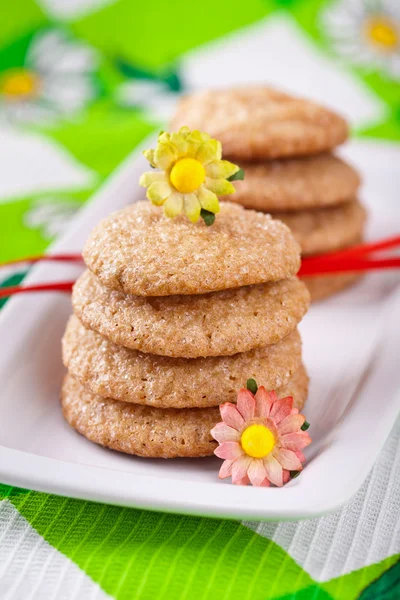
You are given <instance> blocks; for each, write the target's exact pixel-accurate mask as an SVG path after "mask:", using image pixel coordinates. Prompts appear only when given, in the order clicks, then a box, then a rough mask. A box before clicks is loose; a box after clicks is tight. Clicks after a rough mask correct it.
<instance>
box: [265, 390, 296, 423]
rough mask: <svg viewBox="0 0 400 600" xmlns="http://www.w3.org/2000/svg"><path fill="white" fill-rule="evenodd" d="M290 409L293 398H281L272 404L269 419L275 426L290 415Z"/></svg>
mask: <svg viewBox="0 0 400 600" xmlns="http://www.w3.org/2000/svg"><path fill="white" fill-rule="evenodd" d="M292 407H293V398H292V397H291V396H287V397H286V398H281V399H280V400H277V401H276V402H274V403H273V405H272V407H271V412H270V413H269V417H270V419H273V420H274V421H275V424H278V423H279V422H280V421H282V419H284V418H285V417H287V416H289V415H290V413H291V412H292Z"/></svg>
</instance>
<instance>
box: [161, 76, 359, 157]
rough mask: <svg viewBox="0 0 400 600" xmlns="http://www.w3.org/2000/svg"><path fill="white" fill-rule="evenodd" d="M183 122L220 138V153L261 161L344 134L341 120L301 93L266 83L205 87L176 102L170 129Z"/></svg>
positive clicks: (321, 146)
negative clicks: (282, 89) (206, 88)
mask: <svg viewBox="0 0 400 600" xmlns="http://www.w3.org/2000/svg"><path fill="white" fill-rule="evenodd" d="M183 125H187V126H189V127H190V128H191V129H200V130H201V131H206V132H207V133H209V134H210V135H211V136H212V137H214V138H217V139H218V140H220V142H221V143H222V148H223V152H224V155H225V156H230V157H232V158H234V159H237V160H240V159H242V160H260V159H261V160H262V159H269V158H283V157H293V156H301V155H305V154H318V153H319V152H324V151H325V150H331V149H332V148H334V147H335V146H337V145H338V144H341V143H342V142H344V141H345V140H346V138H347V136H348V127H347V124H346V121H345V120H344V119H343V118H342V117H340V116H339V115H337V114H335V113H334V112H332V111H330V110H328V109H326V108H324V107H322V106H320V105H319V104H316V103H314V102H311V101H310V100H304V99H302V98H296V97H294V96H289V95H288V94H284V93H282V92H279V91H277V90H274V89H271V88H268V87H246V88H238V89H230V90H210V91H205V92H198V93H196V94H193V95H191V96H186V97H184V98H182V100H181V101H180V103H179V105H178V108H177V112H176V115H175V117H174V118H173V120H172V123H171V126H170V129H171V130H173V131H177V130H178V129H179V128H180V127H181V126H183Z"/></svg>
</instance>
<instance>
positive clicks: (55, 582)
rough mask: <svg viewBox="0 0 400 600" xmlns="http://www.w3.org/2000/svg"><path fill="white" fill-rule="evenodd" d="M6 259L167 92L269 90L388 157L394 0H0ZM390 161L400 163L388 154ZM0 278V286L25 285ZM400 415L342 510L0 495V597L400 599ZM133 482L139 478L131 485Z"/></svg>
mask: <svg viewBox="0 0 400 600" xmlns="http://www.w3.org/2000/svg"><path fill="white" fill-rule="evenodd" d="M0 6H1V26H0V261H6V260H10V259H13V258H18V257H22V256H26V255H33V254H38V253H41V252H42V251H43V250H44V249H45V248H46V247H47V246H48V244H49V243H50V242H51V241H52V240H53V239H54V238H55V237H56V236H57V235H59V234H60V233H62V232H63V230H64V229H65V228H66V227H67V226H68V223H69V221H70V219H71V218H72V216H73V215H74V214H75V213H76V211H77V210H78V209H79V207H80V206H81V205H82V203H84V202H85V201H86V200H87V199H88V198H90V197H91V196H92V195H93V193H94V192H95V191H96V190H97V189H98V188H99V187H100V186H101V185H102V183H103V182H104V180H105V179H106V178H107V177H108V176H109V175H110V174H111V173H112V172H113V171H114V170H115V169H116V168H117V167H118V165H120V164H121V162H122V161H123V160H124V159H125V157H127V156H128V155H129V154H130V152H132V150H133V149H134V148H135V146H136V145H137V144H138V143H139V142H140V141H141V140H143V139H144V138H145V137H146V136H147V135H149V134H150V133H152V132H157V131H159V130H160V129H161V128H163V127H165V125H166V123H167V121H168V118H169V116H170V115H171V114H172V112H173V110H174V106H175V103H176V100H177V98H178V96H179V95H180V94H181V93H186V92H191V91H194V90H198V89H204V88H208V87H224V86H226V87H228V86H232V85H243V84H246V85H248V84H259V83H268V84H271V85H275V86H277V87H279V88H281V89H283V90H285V91H289V92H293V93H296V94H299V95H304V96H306V97H308V98H311V99H315V100H316V101H318V102H321V103H323V104H326V105H327V106H330V107H332V108H333V109H334V110H337V111H338V112H340V113H342V114H343V115H344V116H346V117H347V118H348V119H349V121H350V123H351V126H352V132H353V135H354V136H355V137H357V138H358V139H359V140H361V141H362V140H365V142H366V143H368V142H369V141H371V140H373V141H375V142H379V144H381V147H382V157H386V158H382V162H383V164H382V173H383V175H382V177H383V179H382V189H384V173H385V169H384V166H385V165H384V160H387V159H388V158H387V157H390V158H391V159H393V160H399V157H400V145H399V144H400V1H399V0H246V2H242V1H239V0H201V1H199V2H188V0H173V1H170V2H166V1H165V0H153V1H152V2H151V3H149V2H140V1H133V0H36V2H35V1H33V0H13V1H12V2H9V1H6V0H0ZM399 164H400V162H399ZM22 277H23V272H22V271H20V270H18V269H16V268H15V269H8V270H5V269H3V270H1V271H0V283H2V285H12V284H15V283H17V282H19V281H20V280H21V278H22ZM399 435H400V428H399V423H398V424H397V426H396V427H395V429H394V431H393V433H392V436H391V437H390V439H389V440H388V442H387V444H386V446H385V449H384V451H383V452H382V454H381V456H380V458H379V460H378V462H377V463H376V465H375V467H374V469H373V471H372V473H371V474H370V476H369V478H368V480H367V481H366V482H365V484H364V486H363V488H362V489H361V490H360V491H359V493H358V494H357V496H356V497H355V498H354V500H353V501H352V502H351V503H350V504H349V505H348V506H346V507H345V508H344V509H343V510H341V511H339V512H338V513H335V514H333V515H330V516H327V517H323V518H321V519H314V520H312V521H307V522H303V523H300V524H296V523H275V524H272V523H266V524H257V523H243V524H241V523H239V522H232V521H224V520H217V519H216V520H212V519H206V518H195V517H185V516H179V515H167V514H161V513H158V514H157V513H151V512H148V511H141V510H137V509H125V508H118V507H111V506H102V505H96V504H93V503H89V502H82V501H78V500H67V499H63V498H57V497H55V496H49V495H46V494H39V493H35V492H29V491H24V490H18V489H15V488H14V489H13V488H9V487H8V486H0V500H1V501H0V598H1V599H2V600H3V599H7V598H9V599H15V598H16V599H20V598H21V599H23V600H26V599H28V598H40V599H44V600H47V599H48V598H55V599H56V598H57V599H59V598H65V599H70V598H76V599H81V598H82V599H86V598H91V599H95V598H96V599H102V598H110V597H111V598H118V599H120V598H121V599H124V598H127V599H128V598H129V599H132V598H145V599H147V598H148V599H151V600H153V599H155V598H172V599H175V598H177V599H178V598H182V599H183V598H190V599H194V598H196V599H197V598H199V599H200V598H204V599H207V598H211V597H215V598H218V599H222V598H226V599H229V598H234V599H235V598H240V599H245V598H249V599H250V598H251V599H252V600H258V599H260V600H261V599H266V598H274V599H278V598H279V599H280V600H283V599H287V600H288V599H289V598H291V599H295V600H309V599H315V600H329V599H335V600H347V599H349V600H352V599H355V598H362V600H367V599H368V600H376V599H380V600H389V599H390V598H399V597H400V566H399V562H398V559H399V553H400V519H399V516H400V501H399V498H400V454H399ZM132 485H134V481H133V482H132Z"/></svg>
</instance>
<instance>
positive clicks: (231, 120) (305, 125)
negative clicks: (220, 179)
mask: <svg viewBox="0 0 400 600" xmlns="http://www.w3.org/2000/svg"><path fill="white" fill-rule="evenodd" d="M183 123H184V124H187V125H188V126H189V127H197V128H200V129H202V128H203V129H205V130H207V131H208V132H210V134H211V135H214V136H216V137H218V139H220V140H221V142H222V144H223V149H224V155H225V157H227V158H231V159H233V160H237V162H239V163H240V166H241V167H242V168H243V169H244V171H245V179H244V181H238V182H236V193H235V194H234V195H233V196H231V197H230V199H231V200H232V201H233V202H237V203H239V204H242V205H243V206H245V207H246V208H251V209H256V210H261V211H264V212H270V213H272V214H273V216H274V217H276V218H278V219H281V220H282V221H283V222H285V223H286V224H287V225H288V226H289V227H290V228H291V230H292V232H293V234H294V236H295V238H296V239H297V241H298V242H299V244H300V246H301V249H302V254H303V255H315V254H323V253H325V252H332V251H335V250H339V249H342V248H346V247H349V246H352V245H354V244H356V243H358V242H359V241H360V240H361V238H362V232H363V226H364V222H365V218H366V213H365V209H364V208H363V206H362V205H361V204H360V202H359V201H358V200H357V199H356V196H357V191H358V188H359V185H360V178H359V176H358V174H357V172H356V171H355V170H354V169H353V168H352V167H351V166H350V165H348V164H347V163H345V162H344V161H343V160H341V159H340V158H338V157H336V156H334V155H333V154H331V153H330V151H331V150H333V149H334V148H335V147H336V146H338V145H339V144H341V143H343V142H344V141H345V140H346V139H347V136H348V126H347V123H346V121H345V120H344V119H343V118H342V117H340V116H339V115H337V114H335V113H333V112H332V111H330V110H328V109H326V108H324V107H322V106H319V105H318V104H315V103H314V102H311V101H309V100H305V99H300V98H296V97H293V96H289V95H287V94H284V93H282V92H278V91H276V90H273V89H270V88H266V87H257V88H246V89H244V88H243V89H232V90H215V91H207V92H200V93H197V94H193V95H192V96H187V97H185V98H183V99H182V100H181V102H180V105H179V107H178V110H177V113H176V115H175V118H174V119H173V121H172V127H174V128H176V127H179V126H180V125H181V124H183ZM354 278H355V276H354V275H353V274H350V275H349V274H347V275H344V276H343V275H339V276H338V275H336V276H329V277H313V278H307V285H308V286H309V287H310V290H311V292H312V297H313V299H320V298H322V297H325V296H327V295H329V294H330V293H333V292H335V291H338V290H339V289H340V288H342V287H344V286H345V285H346V284H347V283H350V282H351V281H352V280H353V279H354Z"/></svg>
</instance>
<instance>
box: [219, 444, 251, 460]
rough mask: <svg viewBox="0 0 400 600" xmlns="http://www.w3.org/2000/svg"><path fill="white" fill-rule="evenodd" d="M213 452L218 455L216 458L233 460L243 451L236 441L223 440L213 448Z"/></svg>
mask: <svg viewBox="0 0 400 600" xmlns="http://www.w3.org/2000/svg"><path fill="white" fill-rule="evenodd" d="M214 454H215V456H218V458H226V459H228V460H235V458H238V457H239V456H241V455H242V454H244V452H243V450H242V446H241V445H240V444H238V443H237V442H224V443H223V444H221V445H220V446H218V448H216V449H215V450H214Z"/></svg>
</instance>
